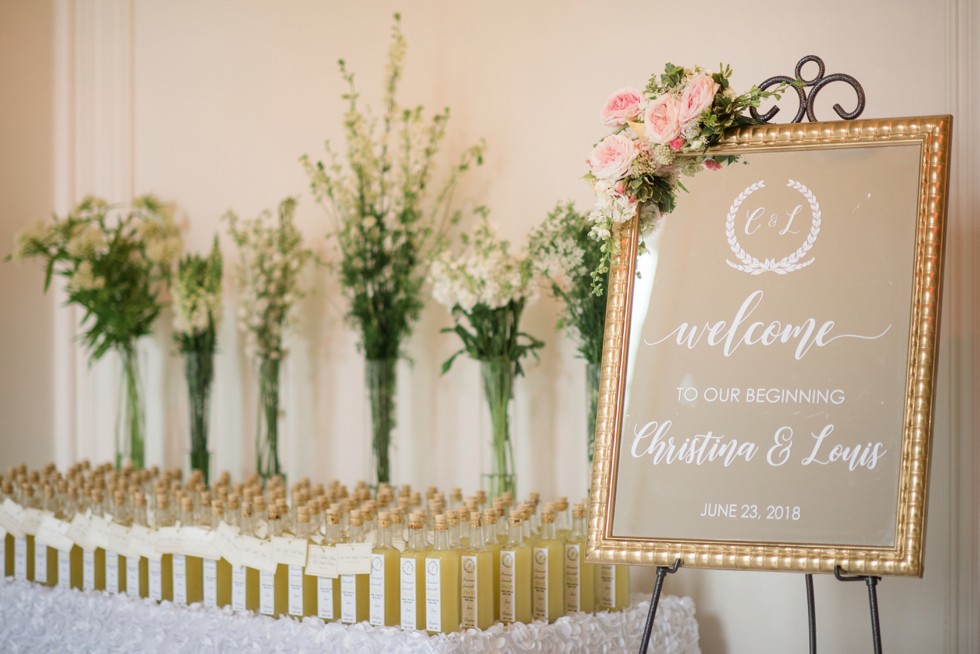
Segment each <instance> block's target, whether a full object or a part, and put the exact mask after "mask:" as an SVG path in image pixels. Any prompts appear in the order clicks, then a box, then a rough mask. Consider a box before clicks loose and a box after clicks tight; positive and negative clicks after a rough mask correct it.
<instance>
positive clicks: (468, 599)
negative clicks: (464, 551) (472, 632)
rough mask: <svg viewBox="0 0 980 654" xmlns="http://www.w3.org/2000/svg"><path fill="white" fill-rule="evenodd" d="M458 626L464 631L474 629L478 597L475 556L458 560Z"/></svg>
mask: <svg viewBox="0 0 980 654" xmlns="http://www.w3.org/2000/svg"><path fill="white" fill-rule="evenodd" d="M460 564H461V566H462V571H461V573H460V575H461V576H460V600H461V601H460V609H461V613H460V625H462V627H463V628H464V629H475V628H476V616H477V609H478V603H479V601H480V600H479V597H480V594H479V592H480V588H479V579H478V575H477V563H476V557H475V556H463V557H462V558H461V560H460Z"/></svg>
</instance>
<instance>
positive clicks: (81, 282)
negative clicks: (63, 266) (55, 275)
mask: <svg viewBox="0 0 980 654" xmlns="http://www.w3.org/2000/svg"><path fill="white" fill-rule="evenodd" d="M103 287H105V277H97V276H96V275H95V273H94V271H93V270H92V262H91V261H82V262H81V263H79V264H78V268H76V269H75V272H74V273H72V276H71V277H70V278H69V279H68V289H69V290H71V291H94V290H96V289H100V288H103Z"/></svg>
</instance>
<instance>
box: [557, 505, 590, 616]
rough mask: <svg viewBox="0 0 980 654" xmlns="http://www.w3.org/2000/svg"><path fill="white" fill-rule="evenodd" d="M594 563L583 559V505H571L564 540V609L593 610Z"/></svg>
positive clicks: (572, 611) (568, 610)
mask: <svg viewBox="0 0 980 654" xmlns="http://www.w3.org/2000/svg"><path fill="white" fill-rule="evenodd" d="M595 577H596V571H595V564H592V563H586V561H585V507H584V506H583V505H582V504H576V505H575V506H574V507H572V530H571V532H570V534H569V536H568V539H566V540H565V611H566V612H568V613H574V612H575V611H584V612H586V613H592V612H593V611H595Z"/></svg>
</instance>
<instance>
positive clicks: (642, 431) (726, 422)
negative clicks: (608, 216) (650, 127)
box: [588, 116, 952, 576]
mask: <svg viewBox="0 0 980 654" xmlns="http://www.w3.org/2000/svg"><path fill="white" fill-rule="evenodd" d="M951 120H952V119H951V117H950V116H927V117H916V118H898V119H886V120H855V121H844V122H826V123H809V124H791V125H758V126H752V127H745V128H740V129H739V130H738V131H735V132H733V133H732V134H730V135H728V136H727V137H726V138H725V140H724V141H722V142H721V143H720V144H719V146H717V147H716V148H714V149H712V150H711V151H710V153H711V154H719V155H721V154H724V155H738V160H737V162H735V163H733V164H731V165H728V166H726V167H724V168H723V169H721V170H718V171H705V172H702V173H701V174H699V175H698V176H696V177H695V178H693V179H691V180H689V181H688V180H686V179H685V180H684V182H685V185H686V186H687V189H688V190H689V193H681V194H680V197H679V198H678V204H677V209H676V211H675V212H674V213H672V214H671V215H669V216H665V217H663V218H662V220H661V221H660V222H661V224H660V226H659V227H658V229H657V230H656V231H655V232H653V233H651V234H646V235H643V240H644V241H645V242H646V244H647V250H646V251H645V252H640V253H638V242H639V240H640V239H639V235H638V234H637V233H636V228H635V225H636V220H635V219H634V220H633V221H631V222H629V223H626V224H624V225H623V226H622V229H621V230H620V232H619V237H620V244H621V248H620V254H619V256H618V258H617V259H616V261H615V263H614V266H613V268H612V270H611V273H610V280H609V288H608V293H609V301H608V309H607V314H606V328H605V329H606V331H605V340H604V349H603V360H602V373H601V374H602V376H601V382H600V398H599V413H598V421H597V428H596V449H595V464H594V468H593V473H592V474H593V476H592V511H591V515H590V525H589V545H588V547H589V557H590V558H591V559H593V560H601V561H609V562H626V563H634V564H651V565H660V566H667V565H670V564H672V563H673V562H674V561H675V560H676V559H680V560H681V561H682V564H683V565H684V566H687V567H701V568H727V569H754V570H781V571H794V572H807V573H810V572H831V571H833V570H834V569H835V567H836V566H840V568H841V570H843V571H844V572H847V573H852V574H866V575H912V576H916V575H918V576H921V574H922V561H923V541H924V538H923V536H924V531H925V519H926V493H927V488H928V477H929V457H930V449H931V440H932V422H933V420H932V418H933V391H934V388H935V371H936V362H937V357H936V353H937V346H938V328H939V300H940V296H941V290H942V270H943V240H944V232H945V230H944V224H945V211H946V191H947V186H948V169H949V147H950V143H949V138H950V129H951Z"/></svg>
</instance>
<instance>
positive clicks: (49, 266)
mask: <svg viewBox="0 0 980 654" xmlns="http://www.w3.org/2000/svg"><path fill="white" fill-rule="evenodd" d="M180 250H181V240H180V234H179V230H178V229H177V226H176V225H175V224H174V222H173V219H172V218H171V215H170V212H169V211H168V210H167V209H166V208H165V207H164V205H163V204H162V203H161V202H160V200H158V199H157V198H156V197H154V196H152V195H147V196H143V197H140V198H137V199H136V200H134V201H133V202H132V204H129V205H123V204H116V205H110V204H108V203H107V202H106V201H105V200H103V199H101V198H97V197H94V196H89V197H86V198H85V199H83V200H82V201H81V202H80V203H79V204H78V205H77V206H76V207H75V208H74V209H72V210H71V211H70V212H69V213H68V215H66V216H65V217H63V218H59V217H58V216H57V215H56V216H54V221H53V223H50V224H47V223H37V224H36V225H34V226H33V227H30V228H28V229H27V230H25V231H22V232H21V233H20V234H18V236H17V248H16V250H15V252H14V254H13V255H12V256H11V257H9V258H13V259H25V258H35V257H36V258H39V259H42V260H43V261H44V262H45V275H44V290H45V291H47V290H48V288H49V287H50V286H51V280H52V278H53V276H54V275H55V274H57V275H58V276H60V277H63V278H64V279H65V280H66V282H67V283H66V285H65V291H66V292H67V295H68V304H75V305H78V306H79V307H81V308H82V309H83V310H84V312H85V315H84V316H83V317H82V323H81V327H82V329H83V330H84V333H83V334H82V342H83V343H84V344H85V347H86V348H87V350H88V356H89V364H92V363H95V362H96V361H98V360H99V359H101V358H102V357H103V356H105V354H106V353H108V352H109V351H115V352H117V353H118V354H119V356H120V358H121V361H122V388H121V398H120V403H119V409H118V415H117V422H116V461H115V463H116V467H117V468H119V467H121V466H122V464H123V463H131V464H132V465H133V466H135V467H136V468H142V467H143V465H144V462H145V420H144V411H143V400H142V392H141V385H140V375H139V357H138V354H137V341H138V340H139V339H140V337H142V336H146V335H147V334H149V333H150V331H151V328H152V326H153V322H154V321H155V320H156V318H157V316H158V315H159V313H160V310H161V309H162V308H163V304H164V302H163V299H162V297H163V293H164V291H165V289H166V286H167V283H168V282H169V280H170V271H171V267H172V265H173V262H174V261H175V260H176V259H177V257H178V256H180Z"/></svg>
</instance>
